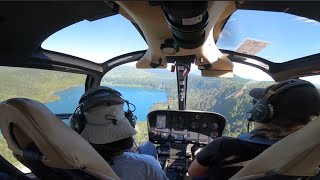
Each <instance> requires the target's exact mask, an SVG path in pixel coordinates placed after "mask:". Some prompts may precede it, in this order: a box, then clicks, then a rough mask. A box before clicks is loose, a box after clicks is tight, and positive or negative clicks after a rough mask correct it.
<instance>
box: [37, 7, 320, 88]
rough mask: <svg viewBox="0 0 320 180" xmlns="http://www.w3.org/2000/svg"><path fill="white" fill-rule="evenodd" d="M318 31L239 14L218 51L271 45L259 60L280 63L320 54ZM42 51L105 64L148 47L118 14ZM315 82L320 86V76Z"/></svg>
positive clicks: (301, 22)
mask: <svg viewBox="0 0 320 180" xmlns="http://www.w3.org/2000/svg"><path fill="white" fill-rule="evenodd" d="M319 31H320V23H319V22H316V21H314V20H310V19H306V18H303V17H298V16H295V15H290V14H286V13H277V12H263V11H252V10H238V11H236V12H235V13H234V14H233V15H232V16H231V17H230V19H229V21H228V22H227V23H226V25H225V27H224V29H223V31H222V33H221V36H220V38H219V40H218V42H217V46H218V47H219V48H221V49H227V50H233V51H235V50H236V49H237V48H238V47H239V46H240V45H241V44H242V43H243V42H244V41H245V40H246V39H254V40H258V41H265V42H268V43H270V44H269V45H268V46H267V47H266V48H264V49H262V50H261V51H260V52H259V53H257V54H256V56H259V57H262V58H265V59H267V60H270V61H273V62H278V63H281V62H286V61H289V60H293V59H296V58H300V57H304V56H308V55H312V54H316V53H319V52H320V36H319V35H318V34H319ZM42 48H44V49H48V50H53V51H57V52H62V53H66V54H70V55H74V56H77V57H81V58H84V59H87V60H90V61H94V62H97V63H102V62H104V61H106V60H108V59H111V58H113V57H116V56H119V55H122V54H125V53H129V52H133V51H138V50H145V49H147V48H148V46H147V44H146V43H145V41H144V40H143V38H142V37H141V36H140V34H139V33H138V31H137V30H136V29H135V28H134V26H133V25H132V24H131V23H130V21H128V20H127V19H125V18H124V17H122V16H121V15H115V16H111V17H108V18H103V19H100V20H96V21H92V22H89V21H86V20H84V21H81V22H79V23H76V24H74V25H71V26H69V27H66V28H64V29H62V30H60V31H58V32H56V33H55V34H53V35H51V36H50V37H49V38H48V39H47V40H46V41H44V42H43V44H42ZM131 65H132V64H131ZM192 69H193V70H195V69H197V68H196V67H195V66H193V67H192ZM234 74H236V75H238V76H240V77H243V78H247V79H253V80H272V79H271V77H269V76H268V75H267V74H266V73H264V72H262V71H260V70H258V69H255V68H253V67H250V66H246V65H241V64H235V67H234ZM311 79H312V81H315V82H316V83H318V82H319V83H318V84H320V77H312V78H311Z"/></svg>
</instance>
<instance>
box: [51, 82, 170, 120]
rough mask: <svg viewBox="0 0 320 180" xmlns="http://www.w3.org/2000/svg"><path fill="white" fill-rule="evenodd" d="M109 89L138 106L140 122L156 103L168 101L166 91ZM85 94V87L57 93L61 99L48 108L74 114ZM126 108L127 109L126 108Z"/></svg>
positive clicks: (56, 111) (132, 88)
mask: <svg viewBox="0 0 320 180" xmlns="http://www.w3.org/2000/svg"><path fill="white" fill-rule="evenodd" d="M109 87H111V88H114V89H116V90H117V91H119V92H120V93H121V94H122V96H123V97H124V98H125V99H126V100H129V102H131V103H132V104H134V105H135V106H136V108H137V109H136V111H135V112H134V114H135V115H136V116H137V119H138V121H145V120H146V116H147V114H148V113H149V110H150V108H152V107H153V105H154V103H157V102H166V101H167V93H166V92H165V91H160V90H155V89H148V88H134V87H118V86H113V87H112V86H109ZM83 93H84V87H83V86H78V87H72V88H69V89H67V90H64V91H60V92H56V93H55V95H57V96H59V97H60V99H59V100H57V101H53V102H50V103H46V106H47V107H48V108H49V109H50V110H51V111H52V112H53V113H55V114H59V113H73V112H74V110H75V108H76V107H77V105H78V101H79V99H80V97H81V95H82V94H83ZM124 107H125V109H126V106H124Z"/></svg>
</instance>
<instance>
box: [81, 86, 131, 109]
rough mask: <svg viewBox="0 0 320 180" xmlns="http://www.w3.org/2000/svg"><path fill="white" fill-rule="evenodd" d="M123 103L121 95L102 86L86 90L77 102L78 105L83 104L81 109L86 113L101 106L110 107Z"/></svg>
mask: <svg viewBox="0 0 320 180" xmlns="http://www.w3.org/2000/svg"><path fill="white" fill-rule="evenodd" d="M124 102H125V100H124V99H123V97H122V95H121V93H119V92H118V91H116V90H114V89H112V88H109V87H103V86H98V87H94V88H92V89H90V90H88V91H87V92H85V93H84V94H83V95H82V96H81V98H80V100H79V104H81V103H83V107H82V108H81V111H82V112H86V111H88V110H90V109H93V108H95V107H97V106H101V105H108V106H110V105H116V104H123V103H124Z"/></svg>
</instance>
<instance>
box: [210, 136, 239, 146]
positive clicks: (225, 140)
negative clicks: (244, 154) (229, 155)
mask: <svg viewBox="0 0 320 180" xmlns="http://www.w3.org/2000/svg"><path fill="white" fill-rule="evenodd" d="M240 141H241V140H240V139H238V138H234V137H229V136H221V137H218V138H216V139H213V140H212V141H211V143H217V144H221V143H235V142H240Z"/></svg>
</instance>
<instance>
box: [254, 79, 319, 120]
mask: <svg viewBox="0 0 320 180" xmlns="http://www.w3.org/2000/svg"><path fill="white" fill-rule="evenodd" d="M291 81H292V80H286V81H281V82H279V83H276V84H272V85H270V86H268V87H266V88H254V89H252V90H251V91H250V92H249V95H250V96H251V97H253V98H254V99H256V100H260V99H261V98H263V97H264V96H265V95H266V94H267V93H268V91H269V90H270V89H271V88H272V87H274V88H272V90H274V89H277V87H275V86H278V85H279V84H280V83H281V84H284V83H288V84H289V83H291ZM294 81H295V82H297V83H300V85H296V86H290V87H289V88H288V89H285V90H284V91H282V92H280V93H278V94H276V95H273V96H271V97H270V99H268V101H269V103H270V104H271V105H272V106H273V107H274V111H275V116H277V117H278V118H282V119H288V120H290V121H297V122H302V123H305V121H307V120H308V119H309V117H310V116H312V115H314V116H318V115H319V112H320V94H319V92H318V90H317V88H315V86H314V85H313V84H311V83H310V82H307V81H304V80H300V79H295V80H294ZM301 84H302V85H301Z"/></svg>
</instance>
